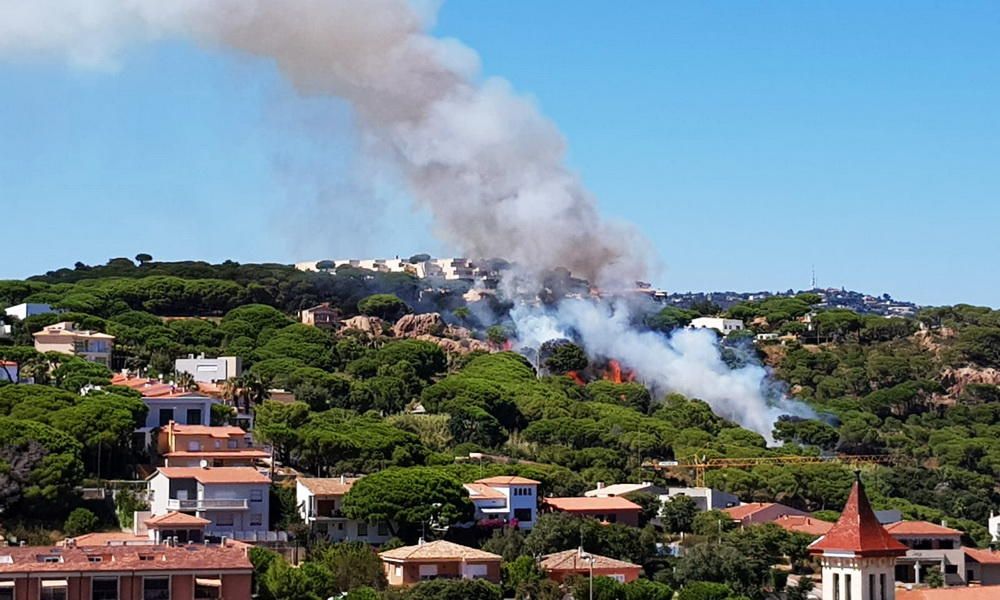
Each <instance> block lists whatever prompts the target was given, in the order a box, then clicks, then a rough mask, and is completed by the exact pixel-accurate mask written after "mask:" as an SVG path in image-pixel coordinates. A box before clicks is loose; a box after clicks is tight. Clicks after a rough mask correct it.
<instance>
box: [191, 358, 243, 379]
mask: <svg viewBox="0 0 1000 600" xmlns="http://www.w3.org/2000/svg"><path fill="white" fill-rule="evenodd" d="M174 371H176V372H178V373H187V374H189V375H191V377H193V378H194V380H195V381H197V382H199V383H214V382H216V381H225V380H227V379H229V378H230V377H239V376H240V375H242V374H243V359H241V358H240V357H238V356H220V357H219V358H205V355H204V354H202V355H200V356H194V355H193V354H189V355H188V357H187V358H178V359H177V360H175V361H174Z"/></svg>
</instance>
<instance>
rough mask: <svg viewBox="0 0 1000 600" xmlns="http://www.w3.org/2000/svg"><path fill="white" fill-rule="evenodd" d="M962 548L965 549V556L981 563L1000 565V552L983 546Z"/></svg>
mask: <svg viewBox="0 0 1000 600" xmlns="http://www.w3.org/2000/svg"><path fill="white" fill-rule="evenodd" d="M962 550H964V551H965V556H967V557H968V558H971V559H972V560H974V561H976V562H977V563H979V564H981V565H1000V552H993V551H992V550H983V549H981V548H966V547H965V546H963V547H962Z"/></svg>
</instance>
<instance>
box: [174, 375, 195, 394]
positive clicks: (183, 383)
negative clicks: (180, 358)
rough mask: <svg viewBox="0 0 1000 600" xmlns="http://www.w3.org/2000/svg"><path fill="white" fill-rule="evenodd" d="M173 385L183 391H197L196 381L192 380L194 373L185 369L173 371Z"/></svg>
mask: <svg viewBox="0 0 1000 600" xmlns="http://www.w3.org/2000/svg"><path fill="white" fill-rule="evenodd" d="M174 385H175V386H176V387H177V388H179V389H181V390H184V391H185V392H196V391H198V382H197V381H195V380H194V375H192V374H190V373H188V372H186V371H174Z"/></svg>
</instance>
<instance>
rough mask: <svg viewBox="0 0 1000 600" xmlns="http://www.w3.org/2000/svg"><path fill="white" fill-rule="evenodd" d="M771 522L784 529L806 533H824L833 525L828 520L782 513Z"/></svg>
mask: <svg viewBox="0 0 1000 600" xmlns="http://www.w3.org/2000/svg"><path fill="white" fill-rule="evenodd" d="M771 522H772V523H774V524H775V525H777V526H778V527H781V528H782V529H784V530H785V531H791V532H793V533H804V534H806V535H825V534H826V533H827V532H829V531H830V528H832V527H833V523H831V522H829V521H823V520H820V519H817V518H816V517H807V516H802V515H782V516H780V517H778V518H777V519H775V520H774V521H771Z"/></svg>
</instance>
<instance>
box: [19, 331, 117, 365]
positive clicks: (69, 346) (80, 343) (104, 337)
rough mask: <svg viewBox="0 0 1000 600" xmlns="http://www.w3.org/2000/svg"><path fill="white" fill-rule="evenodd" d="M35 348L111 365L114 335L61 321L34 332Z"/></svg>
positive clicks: (40, 350)
mask: <svg viewBox="0 0 1000 600" xmlns="http://www.w3.org/2000/svg"><path fill="white" fill-rule="evenodd" d="M34 338H35V350H37V351H39V352H59V353H60V354H72V355H74V356H79V357H80V358H82V359H84V360H89V361H91V362H96V363H101V364H102V365H106V366H111V351H112V350H113V349H114V343H115V336H113V335H108V334H106V333H100V332H97V331H90V330H87V329H77V327H76V324H75V323H72V322H70V321H63V322H61V323H56V324H55V325H49V326H48V327H45V328H43V329H42V330H41V331H39V332H37V333H35V334H34Z"/></svg>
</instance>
